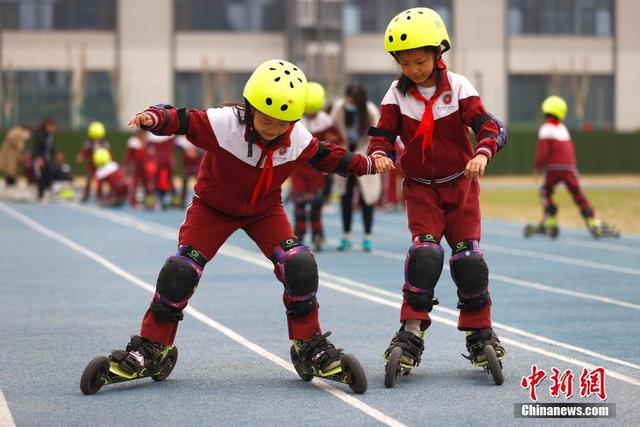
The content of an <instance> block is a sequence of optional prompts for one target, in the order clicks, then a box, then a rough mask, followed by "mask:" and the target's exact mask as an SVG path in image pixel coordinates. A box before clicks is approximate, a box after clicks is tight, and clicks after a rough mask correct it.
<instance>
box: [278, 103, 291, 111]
mask: <svg viewBox="0 0 640 427" xmlns="http://www.w3.org/2000/svg"><path fill="white" fill-rule="evenodd" d="M287 108H289V106H288V105H287V104H282V105H281V106H280V111H287Z"/></svg>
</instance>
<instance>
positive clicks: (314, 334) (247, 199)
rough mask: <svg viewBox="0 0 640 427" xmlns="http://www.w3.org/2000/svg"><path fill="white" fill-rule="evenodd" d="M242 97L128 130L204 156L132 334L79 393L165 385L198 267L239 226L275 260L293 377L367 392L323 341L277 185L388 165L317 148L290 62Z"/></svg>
mask: <svg viewBox="0 0 640 427" xmlns="http://www.w3.org/2000/svg"><path fill="white" fill-rule="evenodd" d="M243 95H244V104H243V105H237V106H228V107H224V108H209V109H207V110H195V109H190V110H186V109H179V110H177V109H175V108H174V107H172V106H169V105H159V106H156V107H152V108H149V109H147V110H145V111H144V112H142V113H139V114H137V115H136V116H135V117H132V118H131V120H130V122H129V124H130V125H131V126H136V127H142V128H144V129H147V130H150V131H151V132H154V133H156V134H158V135H174V134H177V135H186V137H187V138H188V139H189V141H191V143H193V144H194V145H196V146H198V147H200V148H202V149H203V150H205V151H206V153H205V156H204V159H203V160H202V165H201V169H200V173H199V175H198V180H197V182H196V185H195V189H194V191H195V195H194V197H193V199H192V201H191V204H190V205H189V207H188V208H187V211H186V217H185V221H184V222H183V223H182V225H181V226H180V231H179V236H178V252H177V254H176V255H174V256H171V257H169V258H168V259H167V260H166V262H165V264H164V266H163V267H162V270H161V271H160V273H159V275H158V280H157V284H156V292H155V295H154V296H153V300H152V302H151V306H150V307H149V309H148V310H147V311H146V313H145V315H144V319H143V320H142V328H141V331H140V335H139V336H134V337H133V338H132V339H131V342H130V343H129V344H128V345H127V347H126V349H125V350H118V351H114V352H113V353H112V354H111V356H110V359H109V360H106V362H105V359H106V358H102V359H94V360H95V362H92V363H90V364H89V365H88V366H87V368H86V370H85V374H84V375H83V379H82V380H81V389H82V390H83V392H85V393H87V394H90V393H95V392H96V391H97V390H98V389H99V388H100V387H101V386H102V384H103V383H100V382H96V376H97V377H98V378H99V377H100V375H103V376H104V375H107V376H108V375H115V376H116V377H117V378H128V379H132V378H138V377H142V376H152V377H154V378H155V377H160V378H162V379H164V378H166V375H168V374H166V372H165V371H163V370H164V369H165V368H166V366H167V364H166V363H165V361H166V360H167V358H169V362H168V363H169V365H170V366H169V368H166V369H170V368H171V367H172V366H173V363H174V362H175V360H176V359H177V352H176V351H175V350H174V346H173V343H174V340H175V336H176V331H177V328H178V322H179V321H180V320H182V318H183V316H184V314H183V310H184V309H185V307H186V306H187V303H188V301H189V299H190V298H191V296H192V295H193V293H194V292H195V290H196V287H197V285H198V282H199V280H200V277H201V275H202V271H203V269H204V267H205V265H206V263H207V262H209V261H210V260H211V259H212V258H213V257H214V256H215V255H216V253H217V251H218V249H219V248H220V247H221V246H222V244H223V243H224V242H225V241H226V240H227V239H228V238H229V236H231V234H232V233H234V232H235V231H236V230H238V229H242V230H244V231H245V233H247V235H248V236H249V237H250V238H251V239H252V240H253V241H254V242H255V243H256V244H257V245H258V247H259V248H260V250H261V251H262V253H263V254H264V256H265V257H267V259H269V260H271V261H272V262H273V265H274V273H275V274H276V277H277V279H278V280H280V281H281V282H282V283H283V285H284V293H283V302H284V305H285V309H286V310H285V312H286V318H287V323H288V327H289V338H290V339H291V340H292V341H293V345H292V347H291V357H292V360H293V363H294V366H295V368H296V370H297V371H298V374H300V376H301V378H302V379H304V380H306V381H310V380H311V379H312V377H313V376H320V377H323V378H328V379H333V380H338V381H343V382H348V383H349V385H350V386H351V388H352V389H353V390H354V391H355V392H358V393H364V391H365V390H366V387H367V385H366V377H365V376H364V372H363V371H362V368H361V367H360V365H359V363H358V362H357V360H356V359H355V358H353V357H352V356H349V355H346V354H343V353H342V351H341V350H340V349H336V348H335V347H334V346H333V344H331V343H330V342H329V341H328V340H327V337H328V336H329V334H330V332H327V333H324V334H322V332H321V329H320V323H319V320H318V303H317V299H316V292H317V289H318V269H317V265H316V261H315V258H314V257H313V255H312V253H311V251H310V249H309V248H308V247H307V246H305V245H304V244H302V243H301V242H299V241H298V240H297V239H296V238H295V235H294V233H293V230H292V229H291V224H290V223H289V219H288V217H287V214H286V212H285V210H284V207H283V203H282V197H281V186H282V183H283V182H284V181H285V180H286V179H287V178H288V177H289V176H290V175H291V174H292V173H293V171H294V170H295V169H297V168H298V167H300V166H301V165H302V164H305V163H309V164H311V165H312V166H314V167H315V168H317V169H318V170H320V171H323V172H328V173H340V174H357V175H364V174H372V173H376V172H386V171H387V170H389V169H390V168H392V167H393V163H392V162H391V161H390V160H389V159H386V158H384V159H383V158H380V159H376V160H374V159H373V157H371V156H364V155H354V154H352V153H349V152H347V151H345V150H344V149H342V148H340V147H338V146H336V145H334V144H325V143H324V142H321V141H319V140H318V139H316V138H314V137H313V136H312V135H311V134H310V133H309V131H308V130H307V129H305V128H304V126H302V125H300V124H299V123H298V121H299V120H300V117H302V114H303V112H304V108H305V104H306V101H307V80H306V78H305V75H304V73H303V72H302V71H301V70H300V69H299V68H298V67H296V66H295V65H294V64H291V63H289V62H287V61H284V60H270V61H266V62H264V63H263V64H261V65H260V66H259V67H258V68H257V69H256V70H255V71H254V72H253V74H252V75H251V77H250V78H249V80H248V81H247V83H246V85H245V87H244V93H243ZM105 370H108V372H109V373H106V374H105ZM163 372H164V373H163Z"/></svg>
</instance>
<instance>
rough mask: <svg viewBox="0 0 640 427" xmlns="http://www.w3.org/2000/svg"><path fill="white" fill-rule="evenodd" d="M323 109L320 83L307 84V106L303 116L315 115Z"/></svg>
mask: <svg viewBox="0 0 640 427" xmlns="http://www.w3.org/2000/svg"><path fill="white" fill-rule="evenodd" d="M323 107H324V88H323V87H322V85H321V84H320V83H316V82H309V84H308V85H307V106H306V107H305V108H304V112H305V114H315V113H317V112H318V111H320V110H322V108H323Z"/></svg>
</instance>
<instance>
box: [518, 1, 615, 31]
mask: <svg viewBox="0 0 640 427" xmlns="http://www.w3.org/2000/svg"><path fill="white" fill-rule="evenodd" d="M613 3H614V2H613V0H509V11H508V19H509V32H510V33H511V34H575V35H594V36H603V37H609V36H612V35H613Z"/></svg>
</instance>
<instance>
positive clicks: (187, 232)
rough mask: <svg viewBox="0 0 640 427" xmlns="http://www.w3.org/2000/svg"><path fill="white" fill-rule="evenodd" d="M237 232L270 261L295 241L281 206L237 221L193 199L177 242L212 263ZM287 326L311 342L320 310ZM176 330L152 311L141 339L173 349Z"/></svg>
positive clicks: (317, 328) (292, 334)
mask: <svg viewBox="0 0 640 427" xmlns="http://www.w3.org/2000/svg"><path fill="white" fill-rule="evenodd" d="M238 229H242V230H244V232H245V233H247V235H248V236H249V237H250V238H251V239H252V240H253V241H254V242H256V244H257V245H258V247H259V248H260V250H261V251H262V253H263V254H264V256H265V257H267V259H269V260H271V257H272V255H273V250H274V248H275V247H276V246H278V244H279V243H280V242H281V241H283V240H286V239H289V238H291V237H294V234H293V230H292V229H291V224H289V219H288V217H287V214H286V212H285V211H284V208H283V207H282V206H275V207H274V208H272V209H270V210H269V211H267V212H265V213H263V214H261V215H258V216H254V217H237V216H231V215H227V214H224V213H222V212H219V211H216V210H214V209H212V208H210V207H208V206H207V205H205V204H204V203H203V202H202V201H200V199H198V198H197V197H194V199H193V201H192V202H191V204H190V205H189V207H188V208H187V212H186V218H185V221H184V223H183V224H182V226H181V227H180V233H179V237H178V240H179V244H180V245H181V246H182V245H188V246H191V247H193V248H195V249H197V250H198V251H199V252H200V253H201V254H202V255H204V256H205V258H207V260H209V261H211V259H212V258H213V257H214V256H215V255H216V253H217V252H218V249H220V246H222V244H223V243H224V242H225V241H226V240H227V239H228V238H229V236H231V234H233V233H234V232H235V231H236V230H238ZM283 302H284V304H285V305H286V304H287V303H288V302H289V298H288V295H287V293H286V292H284V293H283ZM287 323H288V328H289V338H290V339H302V340H308V339H310V338H311V337H313V335H314V334H315V333H319V332H320V324H319V321H318V308H317V307H316V309H315V310H314V311H312V312H311V313H309V314H307V315H305V316H302V317H296V318H290V317H287ZM177 329H178V322H177V321H168V322H164V321H159V320H158V319H156V318H155V316H154V315H153V313H152V312H151V310H147V312H146V313H145V315H144V319H143V320H142V328H141V331H140V335H141V336H143V337H145V338H148V339H150V340H151V341H154V342H159V343H162V344H164V345H171V344H173V341H174V340H175V336H176V331H177Z"/></svg>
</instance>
